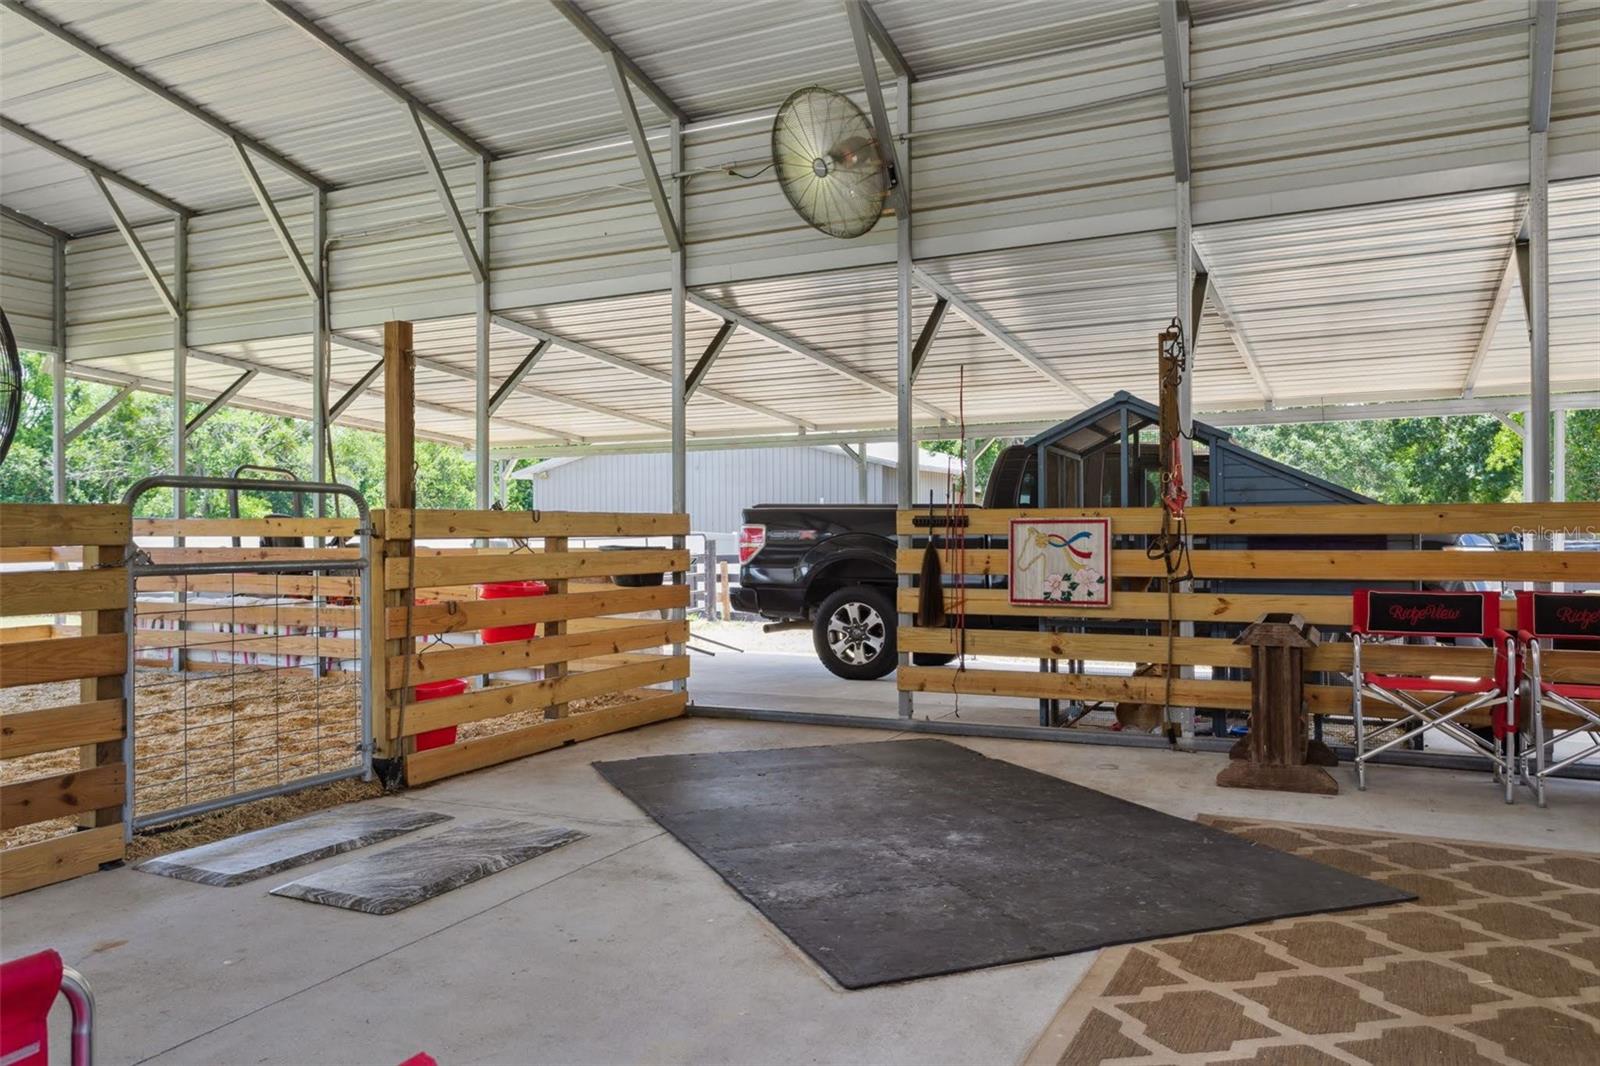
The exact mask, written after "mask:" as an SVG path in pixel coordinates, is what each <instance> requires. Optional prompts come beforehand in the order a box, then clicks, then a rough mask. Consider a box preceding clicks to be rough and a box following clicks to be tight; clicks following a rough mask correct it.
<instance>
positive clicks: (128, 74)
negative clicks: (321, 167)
mask: <svg viewBox="0 0 1600 1066" xmlns="http://www.w3.org/2000/svg"><path fill="white" fill-rule="evenodd" d="M0 5H3V6H4V7H5V8H6V10H8V11H11V12H13V13H14V14H16V15H19V16H21V17H22V18H24V19H27V20H28V21H29V22H30V23H32V24H33V25H34V26H35V27H36V28H37V29H40V30H42V31H44V32H45V33H47V34H49V35H50V36H51V37H54V38H55V39H56V40H58V41H60V42H61V43H62V44H65V45H67V46H68V47H70V48H72V49H74V50H75V51H77V52H78V53H79V54H80V55H84V56H87V57H88V58H90V59H92V60H94V61H95V62H97V63H99V64H100V65H101V66H102V67H105V68H106V69H107V70H109V71H111V72H112V73H113V74H115V75H117V76H118V77H119V78H121V79H123V80H124V81H126V82H129V83H131V84H133V85H136V86H138V87H139V88H140V89H143V90H144V91H145V92H147V93H149V94H151V95H152V96H154V97H156V98H157V99H158V100H161V101H163V102H164V103H167V104H169V105H171V106H172V107H175V108H177V109H178V110H179V111H182V112H183V113H184V114H186V115H188V116H189V117H190V118H192V119H194V120H195V121H197V122H200V123H202V124H203V125H204V126H205V127H206V128H207V129H209V130H211V131H212V132H213V133H215V134H217V135H218V136H219V137H222V138H223V139H224V140H227V141H243V142H244V143H245V144H247V145H249V146H250V150H251V151H253V152H255V153H256V155H258V156H260V157H261V158H262V159H265V160H267V161H268V162H270V163H271V164H272V165H273V166H275V167H277V168H278V169H279V170H282V171H283V172H284V173H285V174H289V175H292V176H293V177H295V178H298V179H299V180H300V181H302V182H304V183H305V184H307V185H309V186H311V187H312V188H314V189H323V190H327V189H328V188H329V187H330V185H329V183H328V181H327V180H326V179H324V178H321V177H318V176H317V175H316V174H313V173H312V172H311V171H309V170H307V169H305V168H304V167H302V166H300V165H299V164H298V163H295V162H294V161H292V160H290V159H289V158H287V157H286V156H284V155H282V154H280V153H278V152H276V151H274V150H273V149H271V148H269V147H268V146H267V145H265V144H262V143H261V142H260V141H258V140H256V139H255V138H253V137H250V136H248V135H246V134H245V133H244V132H243V131H241V130H240V129H238V128H237V127H235V126H232V125H230V124H228V123H227V122H224V121H223V120H222V119H220V118H218V117H217V116H216V115H213V114H212V113H211V112H210V111H207V110H206V109H205V108H203V107H201V106H200V105H199V104H197V103H195V102H194V101H193V100H191V99H189V98H188V97H187V96H184V95H182V94H181V93H178V92H176V91H175V90H173V89H170V88H168V87H167V86H165V85H162V84H161V83H160V82H158V81H156V80H155V79H154V78H151V77H149V76H148V75H146V74H143V73H141V72H140V71H138V70H136V69H134V68H133V67H131V66H129V65H128V64H127V63H124V62H122V60H120V59H116V58H114V57H113V56H111V55H110V54H109V53H107V52H106V51H105V50H104V49H102V48H100V46H98V45H96V44H93V43H91V42H89V41H87V40H85V39H84V38H82V37H79V36H78V35H77V34H75V33H73V32H72V31H70V30H68V29H66V28H65V27H63V26H59V25H57V24H56V23H54V22H52V21H50V20H49V19H47V18H45V17H44V16H43V15H41V14H39V13H38V12H37V11H35V10H33V9H32V8H31V7H29V6H28V5H26V4H24V3H22V2H21V0H0Z"/></svg>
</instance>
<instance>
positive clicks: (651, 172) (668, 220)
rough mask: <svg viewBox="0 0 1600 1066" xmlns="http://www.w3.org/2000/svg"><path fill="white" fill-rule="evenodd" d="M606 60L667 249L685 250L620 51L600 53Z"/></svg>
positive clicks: (613, 88) (618, 104) (672, 250)
mask: <svg viewBox="0 0 1600 1066" xmlns="http://www.w3.org/2000/svg"><path fill="white" fill-rule="evenodd" d="M600 57H601V58H602V59H603V60H605V64H606V72H607V73H608V74H610V75H611V91H612V92H613V93H615V94H616V97H617V109H618V110H619V111H621V112H622V121H623V124H624V125H625V126H626V127H627V130H628V139H629V140H630V141H631V142H633V154H634V157H635V158H636V159H638V161H639V172H640V173H641V174H643V175H644V185H645V191H646V192H647V193H649V195H650V205H651V206H652V207H654V208H655V209H656V218H657V219H659V220H660V222H661V232H662V235H663V236H665V237H666V239H667V249H668V250H669V251H671V252H672V253H673V254H677V253H678V252H681V251H682V250H683V234H682V231H681V230H680V229H679V228H678V222H677V219H675V218H674V217H673V212H672V205H671V204H669V203H668V202H667V190H666V187H665V186H664V185H662V183H661V174H660V172H659V171H657V170H656V160H655V156H654V155H652V154H651V152H650V139H649V138H648V137H646V136H645V132H644V124H643V123H641V122H640V121H639V109H638V107H636V106H635V105H634V102H633V91H632V90H631V89H629V88H628V78H627V75H625V74H624V73H623V70H622V61H621V60H620V59H618V58H617V53H616V52H614V51H610V50H606V51H602V52H601V53H600Z"/></svg>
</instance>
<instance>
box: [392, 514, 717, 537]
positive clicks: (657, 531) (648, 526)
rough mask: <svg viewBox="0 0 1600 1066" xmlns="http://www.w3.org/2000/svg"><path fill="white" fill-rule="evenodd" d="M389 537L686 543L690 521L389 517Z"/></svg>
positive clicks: (658, 517) (669, 517)
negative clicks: (676, 539) (645, 539)
mask: <svg viewBox="0 0 1600 1066" xmlns="http://www.w3.org/2000/svg"><path fill="white" fill-rule="evenodd" d="M383 517H384V526H383V529H384V536H386V537H389V538H392V539H396V540H403V539H416V540H448V539H451V538H456V539H461V540H475V539H478V538H480V537H489V538H493V537H521V538H533V537H540V538H542V537H662V536H667V537H684V536H688V535H689V516H688V515H680V514H630V513H624V512H592V513H591V512H578V511H452V510H414V511H411V510H400V509H394V508H391V509H389V510H387V511H385V512H384V516H383Z"/></svg>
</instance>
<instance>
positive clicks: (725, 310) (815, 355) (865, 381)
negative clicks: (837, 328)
mask: <svg viewBox="0 0 1600 1066" xmlns="http://www.w3.org/2000/svg"><path fill="white" fill-rule="evenodd" d="M689 304H690V306H693V307H698V308H699V309H700V310H702V311H704V312H705V313H706V314H708V315H714V316H716V317H717V318H721V319H724V320H727V321H730V322H733V323H735V324H737V325H738V326H739V328H740V329H742V330H744V331H745V332H747V333H753V334H755V335H756V336H757V337H760V338H761V339H762V340H764V341H766V342H767V343H768V344H773V345H776V346H777V347H779V348H782V349H783V350H784V351H786V352H789V353H790V354H792V355H798V356H800V357H801V358H802V359H809V360H811V361H812V362H813V363H817V364H819V365H821V366H825V367H827V368H828V369H829V370H832V371H833V372H834V373H835V374H839V375H841V376H843V377H847V378H849V379H850V380H851V381H854V382H855V383H857V384H858V385H865V386H866V387H867V388H869V389H871V390H872V391H874V392H879V393H882V394H883V395H885V396H890V397H897V396H898V395H899V390H898V389H896V387H895V386H894V385H891V384H890V383H889V382H887V381H884V380H883V379H881V378H878V377H875V376H873V375H872V374H869V373H867V372H866V371H865V370H857V369H856V368H855V367H853V366H851V365H850V364H849V363H847V362H845V361H844V360H843V359H840V358H839V357H838V356H836V355H830V354H828V353H827V352H824V351H822V350H821V349H820V348H817V347H814V346H813V345H810V344H807V343H806V342H805V341H803V340H801V339H800V338H798V337H795V336H792V335H791V334H788V333H785V332H783V331H782V330H780V329H778V328H777V327H775V326H772V325H769V324H767V323H766V322H763V321H761V320H760V319H758V318H752V317H751V316H749V315H747V314H745V313H743V312H742V311H735V310H733V308H731V307H728V306H726V305H725V304H720V303H717V302H716V301H715V300H712V299H710V298H708V297H705V296H701V295H700V294H699V293H697V292H691V293H690V294H689ZM700 391H701V392H705V391H706V390H704V389H701V390H700ZM912 403H914V404H916V405H917V406H918V407H920V408H922V409H923V410H924V411H927V412H928V413H929V414H931V415H933V416H934V417H936V418H942V419H944V420H945V421H946V422H955V421H956V418H955V417H954V416H952V415H951V414H950V412H948V411H946V410H944V409H942V408H940V407H939V406H938V405H937V404H933V403H929V402H928V401H927V400H918V399H913V400H912Z"/></svg>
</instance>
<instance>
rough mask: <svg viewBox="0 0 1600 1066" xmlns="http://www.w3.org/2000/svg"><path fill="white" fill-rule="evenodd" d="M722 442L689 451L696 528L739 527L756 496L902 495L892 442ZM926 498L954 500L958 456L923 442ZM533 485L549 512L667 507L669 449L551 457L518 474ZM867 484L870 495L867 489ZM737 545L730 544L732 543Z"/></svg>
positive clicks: (765, 499) (797, 499)
mask: <svg viewBox="0 0 1600 1066" xmlns="http://www.w3.org/2000/svg"><path fill="white" fill-rule="evenodd" d="M847 448H848V446H845V447H840V446H837V445H819V446H817V447H812V448H794V447H788V448H717V449H704V450H701V449H696V450H694V451H691V452H690V453H689V458H688V468H689V515H690V523H689V525H690V528H691V529H693V530H694V531H695V532H697V533H710V534H721V533H733V532H736V531H737V530H738V528H739V525H740V522H741V514H740V512H742V511H743V510H744V509H745V508H746V507H750V506H752V505H754V504H758V503H887V504H893V503H894V502H895V499H896V497H895V492H896V489H895V466H896V462H895V454H894V452H895V448H894V445H892V444H869V445H867V446H866V455H867V458H866V462H865V464H863V463H862V462H861V461H860V459H859V458H858V457H859V455H860V451H859V449H858V448H848V450H846V449H847ZM918 450H919V452H920V455H919V457H918V458H919V462H918V469H917V493H916V498H917V500H918V501H919V502H925V501H927V500H928V499H929V496H930V494H931V495H932V499H933V500H934V501H935V502H940V503H942V502H944V501H945V500H947V499H948V498H949V488H950V486H951V484H953V483H956V481H957V479H959V478H960V477H961V461H960V460H959V459H957V458H955V457H954V456H949V455H941V454H937V453H934V452H929V451H925V450H922V449H918ZM511 476H512V477H513V478H519V479H524V480H527V481H530V482H532V484H533V506H534V507H536V508H538V509H540V510H546V511H665V510H670V509H671V507H672V456H671V454H670V453H668V452H660V451H657V452H632V453H619V454H605V455H582V456H577V455H573V456H563V457H557V458H554V459H545V460H543V461H541V462H538V463H535V464H534V465H532V466H529V467H525V468H523V469H522V470H519V471H517V472H516V473H514V474H512V475H511ZM863 488H864V489H865V490H866V494H865V497H863V495H862V490H863ZM730 543H731V542H730Z"/></svg>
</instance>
